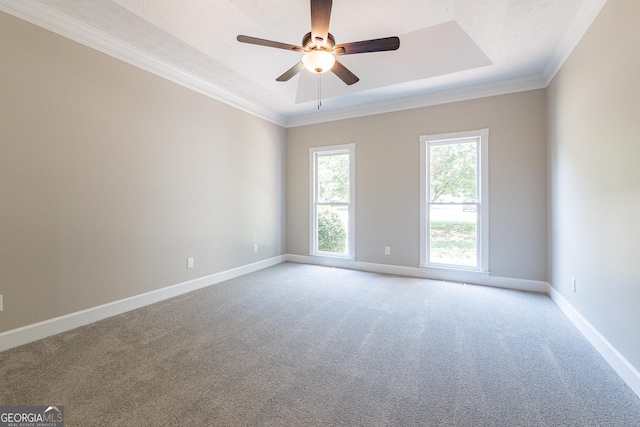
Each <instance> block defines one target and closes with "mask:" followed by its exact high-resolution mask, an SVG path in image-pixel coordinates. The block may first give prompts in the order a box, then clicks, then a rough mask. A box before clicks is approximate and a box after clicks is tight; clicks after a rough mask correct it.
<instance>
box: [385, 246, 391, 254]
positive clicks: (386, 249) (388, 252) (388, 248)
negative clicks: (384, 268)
mask: <svg viewBox="0 0 640 427" xmlns="http://www.w3.org/2000/svg"><path fill="white" fill-rule="evenodd" d="M384 254H385V255H391V246H385V247H384Z"/></svg>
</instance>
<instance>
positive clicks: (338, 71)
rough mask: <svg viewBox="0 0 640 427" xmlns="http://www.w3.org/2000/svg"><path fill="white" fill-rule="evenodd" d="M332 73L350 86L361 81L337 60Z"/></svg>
mask: <svg viewBox="0 0 640 427" xmlns="http://www.w3.org/2000/svg"><path fill="white" fill-rule="evenodd" d="M331 71H332V72H333V74H335V75H336V76H338V77H339V78H340V80H342V81H343V82H345V83H346V84H348V85H349V86H351V85H352V84H354V83H358V80H360V79H359V78H358V77H357V76H356V75H355V74H353V73H352V72H351V71H349V69H348V68H347V67H345V66H344V65H342V64H341V63H340V62H338V60H337V59H336V63H335V64H333V68H331Z"/></svg>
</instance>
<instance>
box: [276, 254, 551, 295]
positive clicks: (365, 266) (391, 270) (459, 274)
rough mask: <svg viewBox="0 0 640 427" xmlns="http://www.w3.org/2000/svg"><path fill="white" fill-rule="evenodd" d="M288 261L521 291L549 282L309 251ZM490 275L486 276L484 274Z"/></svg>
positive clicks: (541, 287)
mask: <svg viewBox="0 0 640 427" xmlns="http://www.w3.org/2000/svg"><path fill="white" fill-rule="evenodd" d="M284 257H285V258H284V259H285V261H289V262H296V263H300V264H314V265H324V266H328V267H340V268H348V269H352V270H361V271H370V272H372V273H383V274H395V275H397V276H408V277H419V278H422V279H432V280H446V281H453V282H463V283H468V284H474V285H484V286H493V287H496V288H505V289H514V290H519V291H529V292H540V293H545V294H546V293H547V292H548V289H549V284H548V283H547V282H541V281H537V280H526V279H515V278H511V277H500V276H491V275H488V274H483V273H479V272H476V271H462V270H447V269H428V270H427V269H422V268H418V267H405V266H399V265H389V264H376V263H370V262H360V261H352V260H347V259H342V258H331V257H315V256H307V255H292V254H287V255H285V256H284ZM485 275H486V276H487V277H483V276H485Z"/></svg>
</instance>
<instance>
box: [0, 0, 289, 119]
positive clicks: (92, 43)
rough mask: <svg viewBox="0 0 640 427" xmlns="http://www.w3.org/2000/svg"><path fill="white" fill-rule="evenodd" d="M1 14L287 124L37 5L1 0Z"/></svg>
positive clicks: (196, 78)
mask: <svg viewBox="0 0 640 427" xmlns="http://www.w3.org/2000/svg"><path fill="white" fill-rule="evenodd" d="M0 11H3V12H6V13H8V14H10V15H13V16H15V17H17V18H20V19H22V20H24V21H27V22H30V23H32V24H34V25H37V26H39V27H42V28H44V29H46V30H49V31H52V32H54V33H56V34H59V35H61V36H63V37H66V38H68V39H71V40H73V41H76V42H78V43H81V44H83V45H85V46H87V47H90V48H92V49H95V50H97V51H100V52H102V53H105V54H107V55H109V56H112V57H114V58H117V59H120V60H121V61H124V62H127V63H129V64H131V65H133V66H135V67H138V68H141V69H143V70H145V71H148V72H150V73H153V74H156V75H158V76H160V77H162V78H165V79H167V80H170V81H172V82H174V83H177V84H179V85H181V86H184V87H186V88H189V89H191V90H194V91H196V92H199V93H201V94H203V95H205V96H208V97H210V98H213V99H215V100H217V101H220V102H223V103H225V104H227V105H230V106H232V107H235V108H237V109H239V110H242V111H245V112H247V113H249V114H252V115H254V116H257V117H260V118H262V119H265V120H268V121H270V122H272V123H275V124H277V125H280V126H284V125H285V124H286V118H285V116H283V115H281V114H277V113H275V112H273V111H272V110H269V109H266V108H263V107H260V106H258V105H255V104H253V103H250V102H248V101H246V100H244V99H242V98H240V97H238V96H236V95H234V94H232V93H231V92H228V91H226V90H224V89H222V88H220V87H218V86H215V85H212V84H211V83H209V82H207V81H205V80H204V79H202V78H200V77H197V76H195V75H193V74H190V73H187V72H185V71H184V70H182V69H180V68H178V67H176V66H174V65H172V64H170V63H168V62H165V61H162V60H159V59H158V58H154V57H153V56H151V55H149V54H148V53H147V52H145V51H143V50H142V49H138V48H136V47H134V46H131V45H130V44H128V43H125V42H123V41H122V40H120V39H118V38H116V37H113V36H110V35H108V34H106V33H103V32H101V31H99V30H97V29H95V28H93V27H91V26H90V25H87V24H84V23H82V22H80V21H77V20H75V19H73V18H71V17H69V16H67V15H65V14H64V13H61V12H59V11H57V10H55V9H53V8H51V7H49V6H46V5H44V4H42V3H40V2H35V1H23V0H0Z"/></svg>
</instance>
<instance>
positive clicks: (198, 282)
mask: <svg viewBox="0 0 640 427" xmlns="http://www.w3.org/2000/svg"><path fill="white" fill-rule="evenodd" d="M283 261H284V256H282V255H280V256H277V257H273V258H269V259H266V260H263V261H259V262H256V263H253V264H248V265H243V266H242V267H237V268H233V269H231V270H226V271H222V272H220V273H215V274H211V275H208V276H205V277H200V278H198V279H194V280H189V281H187V282H183V283H178V284H176V285H172V286H168V287H166V288H162V289H157V290H155V291H151V292H147V293H144V294H140V295H135V296H133V297H129V298H125V299H121V300H119V301H114V302H110V303H108V304H103V305H99V306H97V307H92V308H89V309H86V310H82V311H77V312H75V313H70V314H66V315H64V316H60V317H55V318H53V319H49V320H45V321H43V322H39V323H34V324H33V325H28V326H24V327H21V328H17V329H12V330H10V331H6V332H3V333H0V351H4V350H8V349H10V348H14V347H18V346H20V345H24V344H28V343H30V342H33V341H37V340H39V339H42V338H46V337H48V336H51V335H55V334H59V333H61V332H65V331H69V330H71V329H75V328H78V327H80V326H84V325H88V324H89V323H93V322H97V321H98V320H102V319H106V318H107V317H111V316H116V315H118V314H122V313H125V312H127V311H131V310H135V309H137V308H141V307H144V306H147V305H150V304H154V303H156V302H159V301H163V300H166V299H169V298H173V297H175V296H178V295H182V294H186V293H187V292H192V291H195V290H197V289H201V288H205V287H207V286H211V285H214V284H216V283H220V282H224V281H225V280H229V279H233V278H235V277H239V276H242V275H244V274H248V273H253V272H254V271H258V270H262V269H263V268H267V267H271V266H273V265H276V264H280V263H281V262H283Z"/></svg>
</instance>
